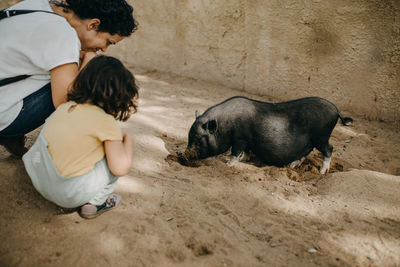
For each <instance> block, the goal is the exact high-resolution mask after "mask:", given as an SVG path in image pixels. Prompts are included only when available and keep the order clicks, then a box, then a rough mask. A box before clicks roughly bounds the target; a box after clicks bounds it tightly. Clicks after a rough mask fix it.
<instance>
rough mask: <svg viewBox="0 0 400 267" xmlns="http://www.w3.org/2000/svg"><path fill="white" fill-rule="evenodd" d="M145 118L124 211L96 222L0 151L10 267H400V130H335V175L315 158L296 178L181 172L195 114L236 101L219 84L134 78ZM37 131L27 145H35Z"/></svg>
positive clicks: (2, 223)
mask: <svg viewBox="0 0 400 267" xmlns="http://www.w3.org/2000/svg"><path fill="white" fill-rule="evenodd" d="M134 72H135V73H136V76H137V78H138V80H139V84H140V86H141V88H142V89H141V92H140V94H141V99H140V102H139V104H140V106H139V112H138V113H137V114H135V115H134V116H133V117H132V118H131V119H130V120H129V121H127V122H125V123H121V127H122V128H123V130H124V131H125V132H127V133H129V134H131V135H132V136H133V137H134V142H135V147H134V151H135V152H134V153H135V154H134V163H133V166H132V169H131V171H130V172H129V174H128V175H126V176H124V177H121V178H120V180H119V181H118V186H117V188H116V193H118V194H120V195H122V198H123V201H122V203H121V205H120V207H118V208H117V209H115V210H113V211H110V212H107V213H105V214H103V215H101V216H100V217H98V218H96V219H94V220H84V219H82V218H80V217H79V215H78V214H77V213H76V212H74V211H73V210H72V211H70V210H63V209H60V208H58V207H57V206H55V205H53V204H52V203H49V202H48V201H46V200H45V199H43V198H42V197H41V196H40V195H39V194H38V193H37V192H36V190H35V189H34V188H33V186H32V184H31V182H30V180H29V178H28V176H27V174H26V172H25V170H24V167H23V164H22V162H21V161H20V160H17V159H14V158H12V157H10V155H9V154H8V153H7V152H6V151H5V150H4V149H3V148H2V147H0V198H1V202H2V205H1V206H0V214H1V216H0V239H1V240H2V241H3V242H1V244H0V265H2V266H58V265H62V266H76V265H80V266H90V265H97V266H109V265H120V266H131V265H135V266H177V265H178V266H199V265H201V266H396V265H399V264H400V256H399V255H400V245H399V242H398V241H399V240H400V230H399V229H400V210H399V209H400V196H399V194H398V188H400V177H399V176H398V175H400V168H399V166H400V146H399V144H400V134H399V126H398V125H390V124H386V123H383V122H375V121H368V120H364V119H363V118H359V117H354V116H352V114H348V113H347V112H346V111H342V113H344V115H345V116H352V117H353V119H354V125H353V126H351V127H344V126H342V125H339V124H338V125H337V126H336V128H335V130H334V131H333V134H332V136H331V140H330V142H331V144H332V145H333V147H334V152H333V157H332V163H331V169H330V172H329V173H328V174H326V175H320V174H319V168H320V166H321V165H322V156H321V155H320V153H319V152H317V151H313V152H312V153H311V154H310V155H309V156H308V157H307V159H306V160H305V161H304V162H303V164H302V165H300V166H299V167H298V168H295V169H290V168H277V167H272V166H265V165H260V164H258V163H257V162H254V161H251V160H250V161H248V162H240V163H238V164H237V165H236V166H234V167H229V166H228V165H227V164H226V163H227V161H228V160H229V153H226V154H223V155H219V156H217V157H213V158H208V159H205V160H201V161H198V162H197V163H196V166H195V167H189V166H182V165H181V164H179V163H178V162H177V161H176V158H175V159H174V157H171V156H169V157H168V155H170V154H172V155H174V153H176V152H181V151H184V150H185V148H186V145H187V134H188V131H189V128H190V126H191V124H192V123H193V121H194V118H195V115H194V114H195V110H199V111H200V112H202V111H204V110H205V109H206V108H207V107H209V106H211V105H214V104H216V103H219V102H221V101H222V100H224V99H226V98H228V97H231V96H234V95H245V96H248V97H251V98H255V99H259V100H264V101H272V100H273V99H266V98H263V97H262V96H257V95H250V94H245V93H242V92H239V91H235V90H232V89H229V88H226V87H223V86H219V85H216V84H211V83H206V82H201V81H196V80H193V79H186V78H182V77H177V76H172V75H168V74H161V73H157V72H140V70H134ZM37 134H38V131H35V132H33V133H31V134H30V135H29V136H28V139H29V143H30V144H32V142H33V141H34V140H35V139H36V137H37Z"/></svg>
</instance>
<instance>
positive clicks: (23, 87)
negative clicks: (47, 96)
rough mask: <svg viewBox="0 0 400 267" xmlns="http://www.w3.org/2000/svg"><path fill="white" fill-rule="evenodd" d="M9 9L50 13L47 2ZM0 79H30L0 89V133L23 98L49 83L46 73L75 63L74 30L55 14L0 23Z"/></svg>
mask: <svg viewBox="0 0 400 267" xmlns="http://www.w3.org/2000/svg"><path fill="white" fill-rule="evenodd" d="M9 9H34V10H46V11H51V12H52V9H51V7H50V5H49V1H48V0H25V1H23V2H20V3H18V4H16V5H14V6H12V7H10V8H9ZM0 36H1V40H0V80H1V79H5V78H11V77H15V76H18V75H25V74H26V75H32V76H31V77H29V78H27V79H25V80H22V81H18V82H14V83H11V84H8V85H6V86H1V87H0V131H1V130H3V129H5V128H6V127H7V126H8V125H10V124H11V123H12V122H13V121H14V120H15V118H16V117H17V116H18V114H19V112H20V110H21V108H22V104H23V99H24V98H25V97H26V96H28V95H30V94H32V93H33V92H35V91H37V90H39V89H40V88H42V87H43V86H44V85H46V84H47V83H49V82H50V70H51V69H53V68H55V67H57V66H60V65H64V64H67V63H74V62H76V63H77V64H79V53H80V49H81V43H80V41H79V38H78V35H77V33H76V31H75V30H74V28H72V27H71V26H70V24H69V23H68V22H67V20H66V19H64V18H63V17H61V16H58V15H56V14H49V13H45V12H34V13H29V14H24V15H16V16H14V17H10V18H5V19H3V20H0Z"/></svg>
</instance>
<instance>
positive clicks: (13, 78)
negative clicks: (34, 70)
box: [0, 75, 31, 87]
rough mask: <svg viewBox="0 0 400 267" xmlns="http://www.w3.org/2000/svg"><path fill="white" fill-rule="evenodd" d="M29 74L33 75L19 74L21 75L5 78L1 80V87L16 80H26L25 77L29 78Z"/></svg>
mask: <svg viewBox="0 0 400 267" xmlns="http://www.w3.org/2000/svg"><path fill="white" fill-rule="evenodd" d="M29 76H31V75H19V76H15V77H11V78H6V79H3V80H0V87H1V86H4V85H7V84H10V83H15V82H18V81H21V80H24V79H26V78H28V77H29Z"/></svg>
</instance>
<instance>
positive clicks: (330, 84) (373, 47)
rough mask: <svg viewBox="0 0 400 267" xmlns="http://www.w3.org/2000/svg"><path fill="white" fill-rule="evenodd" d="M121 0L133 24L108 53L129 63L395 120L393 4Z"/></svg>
mask: <svg viewBox="0 0 400 267" xmlns="http://www.w3.org/2000/svg"><path fill="white" fill-rule="evenodd" d="M129 1H130V3H131V4H132V5H133V6H134V8H135V12H134V13H135V17H136V18H137V20H138V21H139V23H140V26H139V30H138V31H137V32H135V33H134V35H133V36H132V37H130V38H128V39H126V40H124V41H123V42H122V43H121V44H118V45H117V46H116V47H113V48H112V49H110V50H111V54H112V55H116V56H117V57H119V58H121V59H123V60H124V61H125V62H126V63H127V64H129V65H132V66H138V67H142V68H146V69H149V70H158V71H164V72H171V73H174V74H178V75H183V76H187V77H193V78H196V79H203V80H208V81H212V82H217V83H221V84H224V85H226V86H229V87H232V88H237V89H240V90H244V91H247V92H251V93H255V94H259V95H265V96H269V97H273V99H276V100H288V99H293V98H298V97H304V96H311V95H315V96H321V97H324V98H327V99H329V100H331V101H333V102H334V103H335V104H336V105H337V106H338V107H339V108H340V109H341V110H343V111H346V112H348V114H357V115H361V116H365V117H366V118H370V119H379V120H386V121H393V122H396V123H398V122H399V121H400V107H399V105H400V0H335V1H332V0H269V1H266V0H129ZM14 2H17V1H15V0H9V1H8V0H0V6H1V7H6V6H9V5H10V4H12V3H14Z"/></svg>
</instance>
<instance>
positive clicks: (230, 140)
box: [180, 96, 353, 174]
mask: <svg viewBox="0 0 400 267" xmlns="http://www.w3.org/2000/svg"><path fill="white" fill-rule="evenodd" d="M338 118H340V120H341V121H342V124H343V125H351V124H352V122H353V120H352V119H351V118H349V117H346V118H343V117H342V116H341V115H340V113H339V111H338V109H337V108H336V106H335V105H334V104H332V103H331V102H329V101H328V100H326V99H323V98H319V97H307V98H301V99H296V100H292V101H288V102H280V103H268V102H262V101H257V100H253V99H250V98H247V97H243V96H235V97H232V98H229V99H227V100H225V101H223V102H222V103H220V104H217V105H215V106H213V107H210V108H209V109H207V110H206V111H205V112H204V113H203V114H202V115H201V116H198V114H197V112H196V121H195V122H194V123H193V125H192V127H191V128H190V131H189V142H188V146H187V149H186V151H185V152H184V153H183V154H182V155H181V157H180V161H181V163H183V164H185V163H186V164H188V163H189V161H191V160H194V159H204V158H207V157H211V156H215V155H218V154H221V153H224V152H226V151H227V150H228V149H229V148H231V147H232V156H233V159H232V160H231V161H230V162H229V164H230V165H233V164H234V163H236V162H238V161H240V160H241V159H242V158H243V156H244V155H245V153H249V152H253V153H254V154H255V155H256V157H257V158H259V159H260V160H262V161H263V162H265V163H266V164H268V165H275V166H284V165H288V164H290V166H291V167H294V166H296V165H297V164H299V163H301V161H302V159H304V157H305V156H307V155H308V154H309V153H310V152H311V151H312V150H313V149H314V147H315V148H317V149H318V150H319V151H321V153H322V154H323V156H324V162H323V166H322V167H321V169H320V172H321V173H323V174H324V173H326V172H327V171H328V170H329V166H330V160H331V154H332V150H333V147H332V146H331V145H330V144H329V137H330V135H331V133H332V130H333V128H334V127H335V125H336V123H337V120H338Z"/></svg>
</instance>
